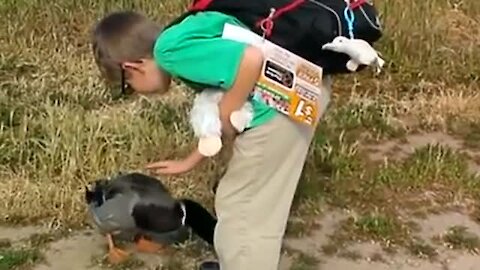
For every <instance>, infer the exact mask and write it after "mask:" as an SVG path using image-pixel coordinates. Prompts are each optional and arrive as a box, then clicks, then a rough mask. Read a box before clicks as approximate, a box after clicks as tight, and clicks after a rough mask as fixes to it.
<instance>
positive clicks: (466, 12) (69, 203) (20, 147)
mask: <svg viewBox="0 0 480 270" xmlns="http://www.w3.org/2000/svg"><path fill="white" fill-rule="evenodd" d="M453 2H455V1H446V0H426V1H415V0H404V1H397V0H382V1H376V3H377V5H378V7H379V9H380V11H381V13H382V20H383V21H384V24H385V29H386V33H385V37H384V38H383V39H382V41H381V42H380V43H379V46H378V48H379V50H380V51H381V52H382V53H383V55H384V56H385V58H386V59H387V61H388V63H389V65H388V68H387V69H386V70H385V74H384V75H382V76H381V77H380V78H370V77H369V76H370V73H368V72H365V73H364V74H360V75H355V76H353V75H352V76H342V77H341V78H339V79H338V80H337V82H336V91H337V93H338V95H337V96H336V99H335V103H334V104H332V105H333V106H332V108H331V113H332V116H327V119H326V123H325V126H324V128H325V129H331V130H335V132H336V131H338V130H341V129H342V125H344V124H346V123H350V124H352V123H353V124H352V125H366V129H367V130H369V131H370V132H377V133H382V132H383V131H385V130H387V129H390V128H392V127H394V126H395V125H397V124H398V122H399V121H400V123H407V124H409V125H411V124H412V123H415V124H414V125H415V129H418V128H426V127H428V128H444V129H446V128H447V122H448V121H449V119H451V118H452V117H457V118H458V117H460V118H462V119H467V120H469V121H474V122H475V121H478V119H479V114H478V113H479V112H480V96H479V94H478V88H479V77H478V76H479V74H480V65H478V63H480V46H479V40H478V27H476V25H478V23H479V22H478V18H479V17H480V2H478V1H477V0H465V1H456V3H453ZM121 7H124V8H135V9H137V10H142V11H144V12H146V13H147V14H149V15H150V16H153V17H155V18H156V19H158V20H163V21H168V20H170V19H172V18H174V16H175V14H178V12H179V11H180V10H181V9H182V2H181V1H171V0H161V1H148V0H141V1H132V0H123V1H113V0H109V1H88V0H80V1H75V4H73V2H72V1H45V0H36V1H26V0H22V1H13V0H3V1H1V2H0V40H1V42H0V152H1V156H0V176H1V181H0V197H1V198H2V200H1V202H0V213H1V215H0V221H4V222H8V223H19V222H22V223H23V222H25V223H31V222H46V223H51V224H56V225H67V226H79V225H81V224H82V223H83V222H84V221H85V215H84V213H85V209H84V205H83V204H82V187H83V186H84V185H85V184H86V183H88V182H90V181H92V180H94V179H96V178H98V177H103V176H105V175H107V174H110V173H114V172H116V171H119V170H120V171H125V170H141V169H142V166H143V165H144V164H146V163H147V162H149V161H152V160H154V159H162V158H172V157H174V156H182V155H184V154H185V153H186V152H187V151H188V150H189V149H190V147H192V146H193V144H192V143H193V142H192V140H191V138H192V137H191V130H190V128H189V127H188V125H187V123H186V121H185V120H184V116H185V114H186V110H187V108H188V106H189V102H190V99H189V94H188V91H187V89H184V88H182V87H176V88H175V90H174V91H172V92H174V93H173V94H172V95H171V96H170V97H169V99H168V100H167V101H165V100H163V99H151V100H147V99H137V100H133V101H132V100H129V101H114V100H112V99H111V98H110V95H109V92H108V91H106V89H105V88H104V86H103V84H102V83H101V81H100V79H99V78H98V72H97V69H96V67H95V66H94V64H93V59H92V58H91V55H90V50H89V46H88V34H89V30H90V27H91V26H92V25H93V24H94V22H95V21H96V20H97V19H98V18H99V17H100V16H101V15H102V14H105V13H106V12H108V11H112V10H115V9H118V8H121ZM351 108H354V109H355V112H356V113H355V114H351V112H352V110H350V109H351ZM346 112H348V113H350V114H347V113H346ZM342 119H343V120H342ZM407 120H408V121H407ZM410 120H411V121H410ZM342 121H343V122H342ZM367 124H368V125H367ZM346 132H347V133H348V130H347V131H346ZM333 133H334V132H332V133H331V134H333ZM339 134H342V133H335V134H334V135H332V137H331V138H330V141H336V142H338V144H337V145H330V146H329V147H330V148H328V147H325V146H322V145H320V146H318V145H317V146H315V147H317V148H315V149H313V150H312V152H319V153H327V154H328V155H329V156H328V157H325V158H324V159H328V158H332V159H333V158H337V159H338V160H341V159H344V160H347V161H348V160H350V159H349V157H351V156H353V154H352V151H355V149H356V148H355V145H352V144H349V143H347V142H346V141H343V140H342V137H340V138H339ZM325 149H326V150H325ZM324 150H325V151H326V152H322V151H324ZM330 161H331V160H330ZM347 161H344V162H347ZM332 164H335V165H336V166H337V165H338V166H340V165H339V164H338V163H335V162H333V163H332ZM223 165H224V162H223V161H221V160H220V158H218V159H216V160H214V161H213V162H212V163H210V164H206V165H205V166H203V167H202V168H200V169H198V170H197V171H196V172H194V173H192V174H189V175H185V176H182V177H178V178H175V179H171V181H167V182H166V183H167V184H168V185H169V186H170V187H171V188H172V191H173V192H174V193H175V194H178V195H189V196H194V197H195V198H199V199H201V200H203V201H205V202H207V203H211V200H212V196H211V193H210V185H208V182H210V181H214V180H215V178H216V177H217V176H218V175H219V174H220V173H221V171H222V169H223ZM347 165H348V164H347ZM347 165H345V166H347ZM348 168H350V169H352V170H354V169H358V168H355V167H354V165H348ZM323 169H325V168H323ZM323 169H322V168H319V164H318V163H317V162H315V161H310V162H309V164H308V165H307V169H306V171H305V179H306V180H305V181H306V182H305V184H303V185H304V186H302V187H305V186H308V185H309V184H308V183H309V182H308V179H314V178H316V177H318V174H317V173H318V172H319V171H321V170H323ZM329 170H334V171H335V170H340V168H329ZM302 187H301V188H302ZM309 188H311V186H310V187H309ZM315 188H316V189H315ZM338 188H341V186H338ZM317 189H318V187H314V191H316V190H317ZM311 193H314V192H311V191H305V190H300V191H299V194H300V195H298V196H297V205H296V209H300V210H301V209H302V207H300V206H299V205H298V202H305V201H307V199H308V200H310V199H311V198H312V197H315V196H312V194H311ZM302 196H304V197H302ZM327 196H328V195H327ZM308 205H309V204H304V207H308Z"/></svg>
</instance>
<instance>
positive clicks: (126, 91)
mask: <svg viewBox="0 0 480 270" xmlns="http://www.w3.org/2000/svg"><path fill="white" fill-rule="evenodd" d="M132 93H133V89H132V88H131V87H130V85H129V84H128V83H127V80H126V76H125V69H123V67H122V65H120V94H121V95H122V96H129V95H131V94H132Z"/></svg>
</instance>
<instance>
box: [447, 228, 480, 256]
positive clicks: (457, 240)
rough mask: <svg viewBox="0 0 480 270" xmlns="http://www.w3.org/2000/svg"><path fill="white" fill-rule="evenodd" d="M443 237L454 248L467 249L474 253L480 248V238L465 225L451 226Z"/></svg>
mask: <svg viewBox="0 0 480 270" xmlns="http://www.w3.org/2000/svg"><path fill="white" fill-rule="evenodd" d="M442 239H443V241H444V242H445V243H446V244H447V245H448V246H449V247H450V248H452V249H465V250H468V251H471V252H474V253H478V252H479V250H480V238H479V237H478V236H477V235H475V234H473V233H471V232H469V231H468V228H466V227H464V226H453V227H451V228H449V230H448V232H447V233H446V234H445V235H444V236H443V237H442Z"/></svg>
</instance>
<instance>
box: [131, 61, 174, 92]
mask: <svg viewBox="0 0 480 270" xmlns="http://www.w3.org/2000/svg"><path fill="white" fill-rule="evenodd" d="M122 67H123V69H124V71H125V83H126V84H128V85H129V86H130V87H131V88H132V89H133V90H135V92H137V93H140V94H153V93H160V94H162V93H165V92H167V90H168V87H169V86H170V81H171V78H170V76H169V75H168V74H166V73H164V72H162V71H161V70H160V69H159V68H158V67H157V65H156V64H155V62H154V61H153V60H151V59H141V60H139V61H136V62H125V63H123V64H122Z"/></svg>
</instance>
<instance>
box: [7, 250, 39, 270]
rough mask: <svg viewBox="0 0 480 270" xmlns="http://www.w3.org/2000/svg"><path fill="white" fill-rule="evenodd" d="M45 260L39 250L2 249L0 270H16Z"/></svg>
mask: <svg viewBox="0 0 480 270" xmlns="http://www.w3.org/2000/svg"><path fill="white" fill-rule="evenodd" d="M42 259H43V257H42V255H41V253H40V252H39V251H38V250H37V249H16V248H0V270H16V269H23V267H26V266H31V265H34V264H35V263H38V262H39V261H41V260H42Z"/></svg>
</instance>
